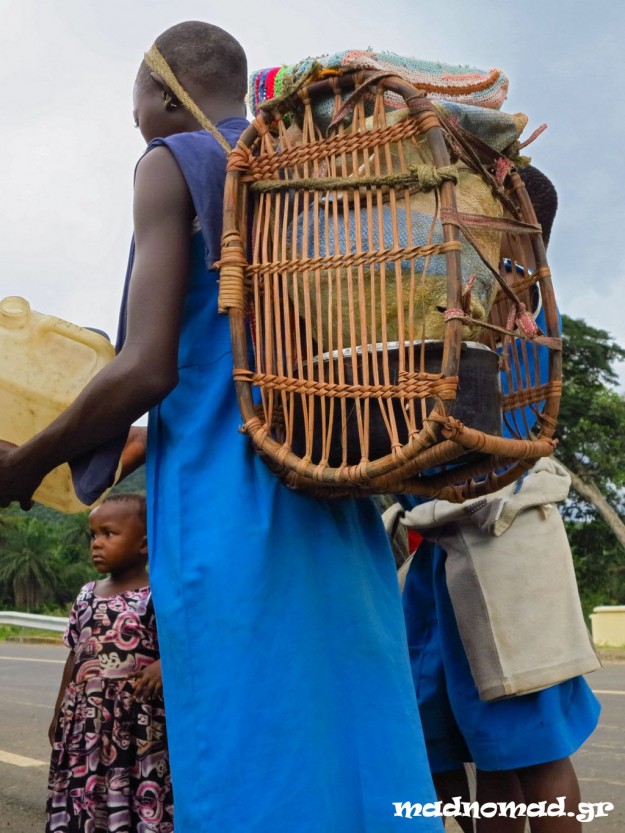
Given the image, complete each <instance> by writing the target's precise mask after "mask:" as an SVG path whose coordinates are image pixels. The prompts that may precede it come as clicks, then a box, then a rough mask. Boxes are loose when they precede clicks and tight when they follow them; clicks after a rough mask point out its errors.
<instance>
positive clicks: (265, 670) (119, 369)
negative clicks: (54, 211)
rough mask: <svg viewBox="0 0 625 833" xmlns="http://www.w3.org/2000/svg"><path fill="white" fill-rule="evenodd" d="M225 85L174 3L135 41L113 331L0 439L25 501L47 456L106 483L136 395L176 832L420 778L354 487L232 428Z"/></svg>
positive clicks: (378, 804) (342, 803) (342, 804)
mask: <svg viewBox="0 0 625 833" xmlns="http://www.w3.org/2000/svg"><path fill="white" fill-rule="evenodd" d="M246 88H247V68H246V60H245V54H244V52H243V50H242V48H241V46H240V45H239V44H238V43H237V41H236V40H235V39H234V38H233V37H232V36H231V35H229V34H228V33H226V32H224V31H223V30H222V29H219V28H218V27H216V26H211V25H209V24H205V23H198V22H187V23H181V24H178V25H177V26H174V27H172V28H171V29H168V30H167V31H166V32H164V33H163V34H162V35H160V36H159V37H158V38H157V40H156V44H155V46H154V47H153V48H152V49H150V51H149V52H148V53H147V54H146V56H145V60H144V62H142V64H141V66H140V68H139V74H138V76H137V81H136V84H135V91H134V94H135V120H136V124H137V126H138V128H139V130H140V131H141V133H142V135H143V136H144V138H145V139H146V141H147V142H148V143H149V145H148V150H147V152H146V154H145V155H144V156H143V157H142V159H141V160H140V161H139V164H138V165H137V169H136V176H135V199H134V227H135V239H134V243H135V245H134V249H133V256H132V259H131V264H130V268H129V280H128V284H127V291H126V293H125V298H126V302H125V304H124V312H123V315H122V318H121V327H120V341H119V345H118V346H119V353H118V355H117V357H116V358H115V359H114V360H113V361H112V362H111V364H109V365H108V366H107V367H106V368H105V369H104V370H103V371H102V372H101V373H100V374H98V376H97V377H96V378H95V379H94V380H93V382H92V383H91V384H90V385H89V386H88V387H87V388H86V389H85V390H84V391H83V392H82V394H81V395H80V396H79V397H78V399H77V400H76V401H75V402H74V403H73V405H72V406H71V407H70V408H69V409H68V410H67V411H66V412H65V413H64V414H62V415H61V416H60V417H59V418H58V419H57V420H56V421H55V422H54V423H52V425H50V426H49V427H48V428H47V429H46V430H45V431H44V432H42V433H41V434H39V435H38V436H36V437H34V438H33V439H32V440H31V441H30V442H28V443H26V444H25V445H23V446H21V447H20V448H18V449H5V450H3V451H2V453H1V454H0V504H2V503H6V502H7V501H10V500H16V499H17V500H20V501H21V503H22V505H23V506H28V505H29V502H30V498H31V495H32V492H33V490H34V488H35V487H36V485H37V484H38V483H39V482H40V480H41V479H42V477H43V475H44V474H45V472H47V471H48V470H49V469H51V468H53V467H54V466H56V465H58V464H59V463H60V462H62V461H66V460H70V461H72V463H73V465H74V470H75V472H78V470H79V469H80V471H81V472H82V473H83V474H84V477H82V479H81V478H80V477H79V482H78V487H79V491H80V492H81V494H82V495H83V496H84V497H85V498H87V499H91V500H93V499H94V498H95V497H97V495H98V494H100V493H101V492H102V490H103V489H104V487H105V486H106V485H107V479H106V478H100V482H98V483H95V481H96V480H97V479H98V478H97V476H96V475H97V455H96V452H97V451H98V449H99V448H100V449H102V447H103V445H105V444H107V443H108V446H107V447H105V448H104V449H103V452H102V453H104V452H105V451H109V452H110V451H111V448H112V445H113V444H114V441H115V438H116V437H118V435H123V436H124V437H126V436H127V435H128V431H129V426H130V425H131V424H132V422H133V421H134V420H136V419H137V418H138V417H139V416H141V415H142V414H143V413H144V412H145V411H146V410H150V419H149V427H148V438H147V489H148V539H149V541H150V584H151V587H152V592H153V595H154V605H155V608H156V614H157V617H158V624H159V642H160V650H161V660H162V664H163V687H164V694H165V699H166V702H167V732H168V742H169V753H170V761H171V770H172V778H173V785H174V791H175V794H176V833H198V832H199V831H212V830H216V831H227V832H228V833H243V831H245V833H329V832H330V831H335V833H339V831H340V833H352V831H354V833H356V831H358V833H382V831H384V833H386V831H393V830H395V829H399V828H401V829H403V828H404V826H405V819H404V818H403V816H395V807H394V802H406V801H411V802H412V803H413V804H414V803H417V802H418V803H422V804H424V803H427V802H431V801H434V800H435V794H434V789H433V785H432V781H431V776H430V774H429V769H428V766H427V759H426V756H425V749H424V744H423V736H422V733H421V726H420V722H419V716H418V710H417V707H416V703H415V698H414V690H413V687H412V680H411V675H410V665H409V661H408V652H407V645H406V634H405V627H404V624H403V617H402V610H401V602H400V597H399V591H398V588H397V579H396V576H395V567H394V563H393V557H392V553H391V550H390V547H389V545H388V541H387V538H386V533H385V532H384V527H383V525H382V523H381V521H380V517H379V514H378V513H377V511H376V509H375V507H374V506H373V504H372V503H371V502H370V501H367V500H361V501H355V500H333V501H323V500H319V499H315V498H312V497H310V496H308V495H305V494H300V493H296V492H294V491H292V490H290V489H288V488H286V487H285V486H284V485H283V484H282V483H281V482H280V481H279V480H278V479H277V478H276V477H275V476H274V475H273V474H271V472H270V471H269V469H268V468H267V467H266V466H265V464H264V463H263V462H262V460H261V459H260V458H259V457H258V455H256V454H255V453H254V452H253V451H252V449H251V447H250V445H249V444H248V441H247V439H246V438H245V437H243V436H242V435H241V434H240V433H239V431H238V426H239V423H240V414H239V410H238V406H237V400H236V395H235V389H234V384H233V381H232V358H231V349H230V333H229V322H228V319H227V318H226V317H220V316H218V314H217V286H218V284H217V279H218V274H217V271H216V269H215V262H216V261H217V260H218V259H219V257H220V236H221V217H222V201H223V188H224V179H225V169H226V159H227V154H226V150H225V148H224V145H225V146H226V147H228V146H233V145H234V144H235V143H236V142H237V139H238V137H239V135H240V134H241V132H242V131H243V130H244V129H245V128H246V127H247V121H246V120H245V118H244V115H245V103H244V96H245V93H246ZM208 119H210V120H211V121H212V122H213V123H215V124H216V126H217V131H218V134H217V137H215V135H214V133H215V128H213V126H212V124H210V122H209V121H208ZM202 125H203V126H205V127H206V129H200V127H201V126H202ZM135 435H136V432H135ZM133 439H134V435H133ZM122 444H123V443H122ZM136 446H137V447H138V448H139V451H141V442H140V441H138V442H137V443H136ZM111 456H113V457H114V456H115V455H111ZM129 456H132V455H129ZM81 457H82V459H79V458H81ZM124 462H125V463H126V464H127V468H128V467H129V466H130V461H128V460H125V461H124ZM116 465H117V458H116V457H115V459H113V460H112V461H111V465H110V468H109V470H110V471H114V470H115V468H116ZM108 482H110V481H108ZM85 484H87V485H89V484H93V488H91V486H90V487H89V488H87V487H86V485H85ZM242 541H244V542H245V544H246V545H245V548H244V549H243V551H242V549H241V543H242ZM411 827H412V828H413V829H415V830H417V831H440V830H441V829H442V824H441V821H440V819H438V818H435V817H427V816H420V817H418V818H414V819H412V822H411Z"/></svg>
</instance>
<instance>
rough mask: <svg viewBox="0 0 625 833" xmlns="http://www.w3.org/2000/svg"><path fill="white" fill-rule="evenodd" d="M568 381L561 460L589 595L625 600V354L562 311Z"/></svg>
mask: <svg viewBox="0 0 625 833" xmlns="http://www.w3.org/2000/svg"><path fill="white" fill-rule="evenodd" d="M562 323H563V377H564V387H563V393H562V403H561V409H560V418H559V425H558V434H557V436H558V439H559V445H558V448H557V450H556V456H557V458H558V460H559V461H560V462H561V463H562V464H563V465H564V466H565V468H567V470H568V471H569V474H570V475H571V484H572V489H573V490H572V493H571V499H570V501H569V502H568V504H567V505H566V506H565V509H564V514H565V517H566V518H567V527H568V533H569V540H570V542H571V547H572V549H573V554H574V559H575V566H576V570H577V575H578V581H579V585H580V591H581V594H582V598H583V599H584V600H585V602H586V606H587V607H592V606H593V603H594V604H597V603H603V604H606V603H611V604H619V603H622V602H623V601H625V524H624V523H623V520H622V517H621V513H622V512H623V511H624V509H625V506H624V500H623V494H624V487H625V399H624V398H623V396H622V395H621V394H620V393H619V392H618V391H617V390H616V384H617V383H618V376H617V374H616V372H615V371H614V367H613V365H614V363H615V362H617V361H622V360H624V359H625V349H623V348H622V347H620V346H619V345H618V344H617V343H616V342H614V340H613V339H612V338H611V336H610V335H609V333H607V332H606V331H605V330H600V329H597V328H595V327H592V326H590V325H589V324H587V323H586V322H585V321H582V320H579V319H572V318H568V317H567V316H563V319H562Z"/></svg>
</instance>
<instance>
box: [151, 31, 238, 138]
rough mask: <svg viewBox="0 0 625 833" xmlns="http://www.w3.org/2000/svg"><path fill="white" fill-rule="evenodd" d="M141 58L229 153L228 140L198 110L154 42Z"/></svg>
mask: <svg viewBox="0 0 625 833" xmlns="http://www.w3.org/2000/svg"><path fill="white" fill-rule="evenodd" d="M143 58H144V60H145V62H146V64H147V65H148V66H149V67H150V69H151V70H152V71H153V72H156V73H157V74H158V75H160V76H161V78H162V79H163V81H164V82H165V83H166V84H167V86H168V87H169V89H170V90H171V91H172V93H173V94H174V95H175V96H176V98H177V99H178V101H180V103H181V104H182V105H183V107H184V108H185V109H186V110H187V111H188V112H189V113H191V115H192V116H193V117H194V118H195V119H196V121H197V122H198V123H199V124H201V125H202V127H203V128H204V130H207V131H208V132H209V133H210V134H211V135H212V136H214V138H215V139H216V140H217V141H218V142H219V144H220V145H221V146H222V148H223V149H224V150H225V151H226V153H230V151H231V150H232V148H231V147H230V145H229V144H228V142H227V141H226V140H225V139H224V137H223V136H222V135H221V133H220V132H219V130H217V128H216V127H215V125H214V124H213V123H212V121H211V120H210V119H209V118H208V117H207V116H206V115H205V114H204V113H203V112H202V111H201V110H200V108H199V107H198V106H197V104H196V103H195V101H193V99H192V98H191V96H190V95H189V94H188V93H187V92H186V90H185V89H184V87H183V86H182V84H181V83H180V82H179V81H178V79H177V78H176V76H175V75H174V73H173V71H172V68H171V67H170V66H169V64H168V63H167V61H166V60H165V58H164V56H163V55H162V53H161V51H160V50H159V48H158V47H157V46H156V44H152V46H151V47H150V49H149V50H148V51H147V52H146V53H145V55H144V56H143Z"/></svg>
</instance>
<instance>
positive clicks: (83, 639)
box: [46, 494, 173, 833]
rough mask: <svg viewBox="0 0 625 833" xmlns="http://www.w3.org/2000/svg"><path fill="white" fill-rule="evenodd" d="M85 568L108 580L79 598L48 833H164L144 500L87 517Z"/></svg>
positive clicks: (163, 745) (166, 800) (169, 819)
mask: <svg viewBox="0 0 625 833" xmlns="http://www.w3.org/2000/svg"><path fill="white" fill-rule="evenodd" d="M89 528H90V531H91V559H92V561H93V566H94V567H95V568H96V570H97V571H98V572H99V573H102V574H105V573H108V574H109V577H108V578H104V579H101V580H100V581H91V582H89V583H88V584H86V585H85V586H84V587H83V588H82V590H81V591H80V593H79V595H78V598H77V600H76V603H75V605H74V607H73V609H72V612H71V615H70V619H69V625H68V627H67V631H66V632H65V644H66V645H67V646H68V648H69V649H70V653H69V656H68V658H67V662H66V664H65V670H64V672H63V678H62V680H61V687H60V690H59V696H58V698H57V702H56V707H55V711H54V718H53V720H52V724H51V726H50V742H51V744H52V760H51V764H50V779H49V791H48V803H47V814H48V821H47V825H46V833H61V831H62V833H72V832H73V831H75V833H83V831H90V833H109V831H111V833H112V831H115V833H135V831H136V832H137V833H148V831H150V832H151V833H170V831H172V830H173V796H172V790H171V778H170V774H169V761H168V756H167V739H166V732H165V711H164V706H163V696H162V684H161V668H160V666H161V663H160V660H159V654H158V640H157V636H156V620H155V617H154V608H153V605H152V597H151V593H150V587H149V579H148V574H147V571H146V564H147V558H148V548H147V538H146V520H145V498H144V497H142V496H141V495H135V494H116V495H110V496H109V497H108V498H106V499H105V500H104V501H103V502H102V504H101V505H100V506H98V507H97V508H96V509H94V510H93V511H92V512H91V514H90V516H89Z"/></svg>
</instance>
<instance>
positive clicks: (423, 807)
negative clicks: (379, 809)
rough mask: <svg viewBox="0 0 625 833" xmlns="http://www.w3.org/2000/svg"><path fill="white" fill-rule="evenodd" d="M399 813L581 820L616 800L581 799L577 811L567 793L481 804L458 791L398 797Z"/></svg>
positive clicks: (608, 809)
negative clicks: (421, 798) (445, 797)
mask: <svg viewBox="0 0 625 833" xmlns="http://www.w3.org/2000/svg"><path fill="white" fill-rule="evenodd" d="M393 807H394V808H395V813H394V815H395V816H402V817H403V818H406V819H416V818H420V817H422V816H423V817H428V816H429V817H432V816H443V817H449V816H454V817H455V816H467V817H469V818H473V819H492V818H495V816H502V817H504V818H512V819H516V818H523V817H525V818H530V819H531V818H540V817H542V816H550V817H554V818H555V817H558V816H572V817H575V819H577V821H580V822H587V821H594V820H595V819H597V818H601V817H602V816H607V815H608V813H610V812H611V811H612V810H614V804H611V803H610V802H609V801H595V802H594V803H593V802H590V801H580V803H579V804H578V805H577V811H573V810H567V809H566V799H565V797H564V796H563V795H561V796H558V798H557V799H556V800H555V801H551V802H547V801H537V802H535V803H533V804H517V803H516V802H514V801H509V802H504V801H488V802H484V803H483V804H478V802H477V801H463V800H462V798H461V797H460V796H459V795H457V796H455V797H454V798H452V800H451V801H448V802H446V803H444V802H442V801H435V802H433V803H431V804H411V803H410V801H404V802H401V801H394V802H393Z"/></svg>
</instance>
